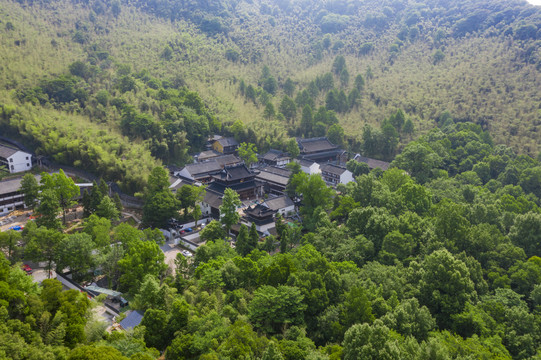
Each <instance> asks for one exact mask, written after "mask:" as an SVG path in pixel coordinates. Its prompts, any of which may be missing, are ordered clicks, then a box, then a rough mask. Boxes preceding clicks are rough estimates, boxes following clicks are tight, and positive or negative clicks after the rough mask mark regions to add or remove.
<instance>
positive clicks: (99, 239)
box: [83, 214, 111, 247]
mask: <svg viewBox="0 0 541 360" xmlns="http://www.w3.org/2000/svg"><path fill="white" fill-rule="evenodd" d="M83 231H84V232H85V233H86V234H88V235H90V236H92V240H93V241H94V243H95V244H96V246H100V247H103V246H107V245H109V244H110V243H111V238H110V234H109V233H110V231H111V221H109V219H106V218H104V217H99V216H98V215H97V214H92V215H90V217H89V218H88V219H86V220H85V222H84V228H83Z"/></svg>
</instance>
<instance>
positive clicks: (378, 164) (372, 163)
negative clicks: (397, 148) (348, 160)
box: [353, 154, 391, 171]
mask: <svg viewBox="0 0 541 360" xmlns="http://www.w3.org/2000/svg"><path fill="white" fill-rule="evenodd" d="M353 160H355V161H358V162H363V163H365V164H367V165H368V167H369V168H370V170H372V169H376V168H380V169H381V170H383V171H385V170H387V169H388V168H389V166H391V164H390V163H388V162H386V161H381V160H376V159H371V158H368V157H365V156H361V154H357V155H355V156H354V157H353Z"/></svg>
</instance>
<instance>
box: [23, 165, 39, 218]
mask: <svg viewBox="0 0 541 360" xmlns="http://www.w3.org/2000/svg"><path fill="white" fill-rule="evenodd" d="M21 192H22V193H23V194H24V204H25V205H26V206H28V207H30V208H32V209H33V208H34V206H35V205H36V202H37V200H38V196H39V185H38V181H37V180H36V177H35V176H34V175H33V174H30V173H28V174H25V175H24V176H23V179H22V180H21Z"/></svg>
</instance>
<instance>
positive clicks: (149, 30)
mask: <svg viewBox="0 0 541 360" xmlns="http://www.w3.org/2000/svg"><path fill="white" fill-rule="evenodd" d="M540 19H541V11H540V10H539V9H538V8H536V7H533V6H531V5H528V4H527V3H526V2H524V1H494V0H491V1H484V2H475V3H469V2H465V1H463V2H454V3H448V2H442V1H426V2H424V3H414V2H408V1H400V2H399V1H363V2H356V1H346V0H336V1H327V2H319V1H285V0H284V1H278V2H270V1H260V0H258V1H213V2H207V1H150V2H147V1H144V2H143V1H132V2H124V1H110V2H109V1H99V0H98V1H90V2H81V1H66V0H63V1H18V2H16V1H2V2H1V4H0V33H1V34H2V36H1V37H0V47H1V51H0V66H1V70H2V71H1V72H0V88H1V91H0V99H1V103H2V104H3V105H2V108H3V109H4V110H3V112H2V113H3V116H2V129H3V131H8V132H12V134H15V133H19V132H20V133H22V134H23V136H24V137H25V139H26V141H27V142H29V143H32V144H33V145H34V146H36V147H37V148H38V149H39V151H40V152H42V153H46V154H49V155H53V156H54V157H55V159H57V160H58V161H60V162H63V163H68V164H75V165H76V166H81V167H83V168H86V169H90V170H93V171H96V172H98V171H99V172H103V171H104V169H106V170H107V173H108V174H107V177H108V178H110V179H112V180H116V181H122V182H123V183H124V184H125V185H124V186H125V188H126V189H128V190H129V191H134V190H136V189H139V190H140V189H141V185H142V184H143V183H144V178H145V176H146V175H147V174H148V173H149V171H150V169H151V168H152V166H153V165H154V164H155V162H154V160H152V157H153V158H156V159H159V160H161V161H163V162H165V163H173V164H182V163H184V162H185V161H186V159H187V151H189V152H194V151H195V150H197V149H198V148H200V146H201V143H200V142H199V141H200V140H201V139H202V138H204V137H206V135H208V134H209V133H211V132H214V131H218V130H221V125H220V124H219V123H220V122H222V123H224V124H226V125H227V124H232V123H233V122H235V121H237V120H240V121H241V122H238V124H237V125H239V126H240V125H243V124H244V125H243V126H246V127H247V128H246V129H244V130H243V131H244V134H245V135H246V136H247V138H246V140H252V141H255V142H257V143H258V145H259V148H260V149H265V148H267V147H269V146H271V145H272V146H278V147H279V146H280V145H281V144H282V145H283V144H284V143H285V142H286V139H287V138H288V137H291V136H298V135H304V136H317V135H325V134H327V133H328V131H329V130H330V128H331V127H332V125H334V124H335V123H336V122H338V123H339V125H340V127H341V128H343V129H344V130H345V133H346V134H347V135H348V137H347V140H348V141H349V142H348V143H349V144H350V145H351V146H352V150H354V151H358V150H360V149H362V143H363V137H362V134H363V129H364V125H365V124H369V125H371V126H372V127H373V128H374V129H377V128H378V127H379V126H380V124H381V123H382V122H383V120H384V119H386V118H388V117H389V116H390V115H391V114H394V113H395V112H396V111H397V110H398V109H401V110H403V112H404V113H405V115H406V116H407V117H408V118H410V119H411V121H412V125H413V128H412V129H411V130H413V129H415V130H416V132H415V133H414V134H412V135H411V136H403V137H401V138H400V143H399V144H398V149H400V148H401V147H402V146H403V145H404V144H405V143H407V142H408V141H410V140H411V139H412V138H415V137H417V136H419V135H421V134H423V133H426V131H428V130H429V129H431V128H433V127H434V126H435V122H434V121H435V120H436V119H437V118H438V117H440V116H441V114H443V113H445V112H448V113H450V114H452V116H453V117H454V119H455V120H460V121H467V120H468V121H473V122H475V123H478V124H480V125H482V126H483V127H484V128H486V129H490V130H491V132H492V134H493V136H494V139H495V141H496V142H497V143H505V144H507V145H510V146H512V147H514V148H516V149H517V150H518V151H520V152H525V153H528V154H530V155H534V156H536V155H537V152H538V150H539V149H538V147H537V144H536V142H537V141H538V140H539V135H538V131H537V127H538V126H539V124H540V120H541V119H540V116H541V115H540V111H539V104H540V100H541V99H540V92H539V91H538V89H539V87H540V85H541V84H540V75H539V71H540V67H541V65H540V64H541V62H540V61H541V55H540V42H539V38H540V33H539V26H540V23H541V21H540ZM193 92H196V93H198V94H199V95H197V94H196V93H193ZM186 97H187V98H186ZM190 97H192V99H189V98H190ZM177 98H180V100H177ZM195 98H197V99H195ZM194 99H195V100H194ZM192 100H193V101H195V102H193V101H192ZM322 106H323V107H324V108H323V109H324V110H326V111H333V112H334V113H333V114H332V117H331V118H330V119H329V118H328V116H327V117H326V116H321V114H322V113H321V109H322V108H321V107H322ZM307 107H308V108H307ZM13 114H16V116H15V118H14V117H13V116H12V115H13ZM316 114H319V116H316ZM19 117H20V118H22V119H24V121H22V122H21V121H19V120H18V118H19ZM36 124H39V125H36ZM132 125H134V126H132ZM239 126H237V128H234V129H233V130H235V129H236V130H237V133H238V128H239ZM80 127H83V128H84V129H85V131H82V130H76V129H80ZM128 127H129V129H128ZM44 129H50V130H52V131H50V132H51V133H52V136H51V137H50V138H49V137H48V136H44V134H46V133H48V132H49V130H47V132H46V131H44ZM91 129H95V131H96V133H99V132H101V134H103V132H105V133H106V134H107V136H108V137H109V139H110V140H108V141H107V142H106V143H107V144H105V142H104V143H103V144H101V145H98V143H99V142H100V140H98V139H102V138H103V136H101V135H98V136H96V135H93V134H94V133H92V130H91ZM241 129H242V128H241ZM192 130H193V131H195V132H198V133H195V134H194V133H193V131H192ZM224 130H227V129H224ZM247 130H251V131H253V132H251V133H246V132H245V131H247ZM334 130H336V127H335V129H334ZM397 130H400V129H397ZM250 134H252V135H250ZM253 134H257V137H256V139H254V135H253ZM55 135H59V136H60V135H68V136H62V137H64V138H66V141H68V142H70V143H71V146H66V144H65V143H60V144H58V142H57V141H55V140H54V139H55ZM87 138H92V139H95V142H94V144H92V145H85V143H86V142H87V141H86V140H85V139H87ZM51 139H52V140H51ZM126 141H128V142H129V144H130V145H129V146H127V145H125V144H126ZM52 144H55V145H56V146H53V145H52ZM77 144H78V145H77ZM80 144H83V145H80ZM134 146H135V147H139V148H137V150H134V151H135V152H136V153H138V154H146V155H143V156H141V157H138V156H137V157H136V156H133V155H130V151H131V149H134ZM74 148H80V149H82V150H81V153H71V152H73V151H71V150H70V149H74ZM83 153H84V154H83ZM395 153H396V152H395V151H393V152H392V153H391V154H380V153H375V154H372V155H373V156H375V157H379V158H392V157H393V156H394V155H395ZM151 156H152V157H151ZM134 167H137V168H140V170H139V171H137V172H136V173H135V174H130V171H132V170H131V169H133V168H134Z"/></svg>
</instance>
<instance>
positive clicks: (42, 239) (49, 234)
mask: <svg viewBox="0 0 541 360" xmlns="http://www.w3.org/2000/svg"><path fill="white" fill-rule="evenodd" d="M23 236H24V239H25V242H26V248H25V254H26V256H28V258H29V259H31V260H33V261H36V262H39V261H46V262H47V266H46V270H47V271H48V272H49V277H50V274H51V273H50V271H51V270H52V264H53V261H54V259H55V257H56V255H57V253H58V251H59V248H60V244H61V243H62V239H63V238H64V234H62V233H60V232H58V231H56V230H54V229H49V228H47V227H37V226H36V224H34V223H32V222H30V223H28V224H27V226H26V228H25V229H24V233H23Z"/></svg>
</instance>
